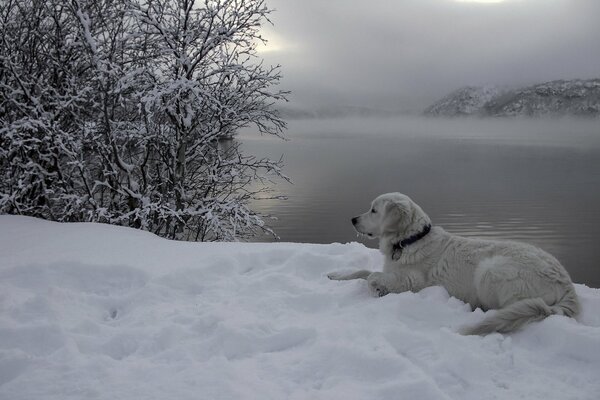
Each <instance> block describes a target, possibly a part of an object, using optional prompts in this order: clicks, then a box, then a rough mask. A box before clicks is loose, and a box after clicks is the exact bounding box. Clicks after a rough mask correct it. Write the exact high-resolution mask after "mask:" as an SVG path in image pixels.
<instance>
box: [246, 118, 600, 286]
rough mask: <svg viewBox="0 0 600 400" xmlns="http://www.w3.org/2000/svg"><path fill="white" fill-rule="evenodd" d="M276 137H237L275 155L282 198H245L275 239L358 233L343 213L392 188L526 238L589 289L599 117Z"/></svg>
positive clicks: (466, 230) (599, 175)
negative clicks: (267, 218)
mask: <svg viewBox="0 0 600 400" xmlns="http://www.w3.org/2000/svg"><path fill="white" fill-rule="evenodd" d="M287 136H288V138H289V139H291V140H290V141H287V142H285V141H281V140H278V139H275V138H270V137H260V136H257V135H254V134H251V133H247V134H243V135H242V136H241V137H240V140H241V141H242V143H243V146H244V147H245V150H246V151H247V152H248V153H252V154H256V155H259V156H268V157H271V158H279V157H280V156H282V155H283V157H284V161H285V164H286V167H285V171H284V172H285V173H286V174H287V175H288V176H290V177H291V178H292V180H293V182H294V183H293V184H292V185H290V184H287V183H282V184H281V185H279V186H278V187H277V194H281V195H286V196H288V200H287V201H265V202H257V203H256V204H254V205H253V206H254V208H255V209H256V210H257V211H259V212H263V213H268V214H271V215H273V216H276V217H277V218H278V219H277V220H276V221H271V223H270V224H271V226H272V227H273V228H274V229H275V231H276V232H277V234H278V235H279V236H280V238H281V240H282V241H291V242H312V243H331V242H347V241H355V240H360V241H363V240H362V239H358V238H357V237H356V235H355V233H354V231H353V230H352V226H351V224H350V218H351V217H352V216H354V215H357V214H359V213H362V212H364V211H365V210H366V209H367V208H368V207H369V203H370V201H371V200H372V199H373V198H374V197H375V196H377V195H378V194H381V193H385V192H391V191H399V192H402V193H405V194H407V195H409V196H410V197H412V198H413V200H415V201H416V202H417V203H418V204H420V205H421V207H422V208H423V209H424V210H425V212H427V213H428V214H429V215H430V216H431V218H432V220H433V222H434V224H437V225H440V226H442V227H444V228H445V229H446V230H447V231H450V232H452V233H456V234H459V235H464V236H477V237H485V238H497V239H513V240H521V241H525V242H529V243H532V244H535V245H537V246H540V247H542V248H543V249H545V250H547V251H549V252H550V253H552V254H554V255H555V256H556V257H557V258H558V259H559V260H561V261H562V262H563V264H564V265H565V266H566V268H567V269H568V270H569V272H570V273H571V275H572V277H573V279H574V280H575V281H576V282H584V283H587V284H588V285H590V286H594V287H600V246H599V245H598V244H597V243H596V242H597V241H598V239H600V121H598V120H585V121H572V120H571V121H570V120H550V121H544V120H528V121H515V120H510V121H499V120H450V121H448V120H439V119H436V120H422V119H387V120H383V121H378V120H375V119H362V120H349V119H346V120H323V121H309V122H301V123H292V124H291V126H290V129H289V131H288V135H287ZM258 240H270V239H269V238H266V237H261V238H258ZM364 243H365V244H366V245H367V246H369V247H376V246H377V244H376V242H373V241H368V240H366V241H364Z"/></svg>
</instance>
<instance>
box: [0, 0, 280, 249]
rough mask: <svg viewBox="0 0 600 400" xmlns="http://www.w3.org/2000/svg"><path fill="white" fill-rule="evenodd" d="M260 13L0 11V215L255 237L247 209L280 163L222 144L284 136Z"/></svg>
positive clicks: (154, 8) (51, 4) (42, 6)
mask: <svg viewBox="0 0 600 400" xmlns="http://www.w3.org/2000/svg"><path fill="white" fill-rule="evenodd" d="M270 12H271V11H270V10H269V9H268V8H267V7H266V6H265V3H264V1H262V0H205V1H203V2H202V3H198V2H195V1H193V0H147V1H139V0H101V1H92V0H72V1H65V0H50V1H42V0H34V1H33V2H31V1H28V2H20V1H8V2H5V3H2V4H1V5H0V13H1V18H2V22H1V24H2V25H1V29H2V37H3V39H2V43H1V44H0V46H1V50H2V53H1V56H0V85H1V86H0V96H1V97H0V102H1V103H0V107H2V108H1V109H0V111H1V113H0V118H1V120H0V122H1V126H2V127H1V129H2V130H1V131H0V133H1V136H0V144H1V145H2V146H1V150H0V173H1V174H2V178H3V182H1V183H0V210H1V211H3V212H10V213H18V214H27V215H35V216H42V217H44V218H51V219H55V220H62V221H65V220H69V221H99V222H108V223H113V224H122V225H128V226H135V227H140V228H143V229H146V230H150V231H153V232H156V233H158V234H160V235H162V236H166V237H169V238H176V239H187V240H234V239H236V238H239V237H243V236H246V235H248V234H252V233H254V232H256V230H265V229H267V230H268V228H266V227H265V226H264V224H263V221H262V219H261V217H260V216H259V215H257V214H255V213H254V212H253V211H252V210H251V209H249V208H248V203H249V201H251V200H252V199H254V198H256V197H257V196H258V195H262V194H263V193H264V192H265V191H266V190H268V186H264V185H262V184H263V183H265V182H268V177H269V176H273V175H275V176H282V175H281V172H280V162H274V161H271V160H267V159H257V158H255V157H253V156H247V155H244V154H243V153H242V152H241V151H240V147H239V144H237V143H235V142H228V143H224V142H223V141H222V139H224V138H230V137H231V136H233V135H234V134H235V133H236V132H237V131H238V130H239V129H241V128H243V127H246V126H250V125H253V126H255V127H257V128H258V130H259V131H260V132H261V133H264V134H274V135H280V134H281V133H282V130H283V129H284V128H285V123H284V121H283V120H282V119H281V118H280V117H279V115H278V113H277V111H276V109H275V102H276V101H278V100H285V95H286V93H285V92H282V91H277V90H273V88H274V86H275V85H276V84H277V83H278V81H279V79H280V73H279V67H265V66H264V65H263V64H262V63H261V61H260V59H258V57H257V56H256V52H255V46H256V44H257V42H259V41H261V40H263V39H262V38H261V37H260V34H259V31H260V27H261V24H263V23H265V22H266V21H268V16H269V14H270Z"/></svg>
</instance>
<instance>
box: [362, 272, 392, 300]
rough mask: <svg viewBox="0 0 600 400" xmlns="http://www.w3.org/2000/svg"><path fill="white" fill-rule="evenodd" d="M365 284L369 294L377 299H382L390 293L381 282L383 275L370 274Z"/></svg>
mask: <svg viewBox="0 0 600 400" xmlns="http://www.w3.org/2000/svg"><path fill="white" fill-rule="evenodd" d="M367 283H368V285H369V290H370V291H371V293H373V295H375V296H377V297H383V296H385V295H386V294H388V293H389V292H390V291H389V289H388V288H387V287H386V285H385V283H384V282H383V274H381V273H379V272H376V273H373V274H371V275H370V276H369V279H367Z"/></svg>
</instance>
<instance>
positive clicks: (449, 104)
mask: <svg viewBox="0 0 600 400" xmlns="http://www.w3.org/2000/svg"><path fill="white" fill-rule="evenodd" d="M425 114H427V115H438V116H451V117H454V116H464V115H474V116H483V117H485V116H491V117H507V116H544V115H550V116H567V115H573V116H600V79H588V80H581V79H577V80H569V81H565V80H559V81H552V82H546V83H540V84H537V85H533V86H528V87H525V88H520V89H501V88H497V87H490V86H488V87H465V88H462V89H459V90H456V91H454V92H452V93H450V94H449V95H448V96H446V97H444V98H443V99H441V100H439V101H437V102H436V103H434V104H432V105H431V106H429V107H428V108H427V109H426V110H425Z"/></svg>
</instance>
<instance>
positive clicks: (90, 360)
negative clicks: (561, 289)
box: [0, 216, 600, 400]
mask: <svg viewBox="0 0 600 400" xmlns="http://www.w3.org/2000/svg"><path fill="white" fill-rule="evenodd" d="M379 263H380V256H379V254H378V252H377V251H375V250H370V249H367V248H365V247H364V246H363V245H361V244H357V243H350V244H331V245H308V244H290V243H280V244H256V243H254V244H248V243H213V244H209V243H184V242H173V241H167V240H164V239H160V238H158V237H156V236H154V235H152V234H149V233H146V232H142V231H137V230H133V229H127V228H120V227H115V226H109V225H99V224H83V223H82V224H58V223H51V222H46V221H41V220H36V219H32V218H26V217H14V216H0V399H6V400H9V399H10V400H20V399H23V400H25V399H27V400H30V399H61V400H64V399H123V400H129V399H160V400H164V399H178V400H181V399H203V400H206V399H223V400H230V399H236V400H237V399H261V400H267V399H277V400H281V399H299V400H300V399H301V400H305V399H421V400H427V399H477V400H482V399H517V398H523V399H544V400H550V399H560V400H566V399H578V400H586V399H590V400H591V399H596V398H597V396H598V393H599V392H600V381H599V380H598V377H599V376H600V290H597V289H590V288H587V287H585V286H583V285H577V291H578V293H579V294H580V296H581V299H582V304H583V313H582V315H581V317H580V318H579V321H578V322H577V321H575V320H572V319H569V318H565V317H562V316H552V317H550V318H548V319H546V320H544V321H542V322H540V323H535V324H533V325H531V326H529V327H528V328H526V329H525V330H524V331H522V332H518V333H515V334H512V335H501V334H493V335H489V336H487V337H464V336H460V335H458V334H456V333H455V331H456V329H457V328H458V327H459V326H461V325H463V324H465V323H473V322H475V321H476V320H480V319H482V318H483V317H484V313H483V312H481V311H479V310H478V311H475V312H471V311H470V308H469V307H468V306H467V305H465V304H464V303H462V302H460V301H458V300H456V299H454V298H450V297H449V296H448V294H447V293H446V292H445V290H443V289H442V288H438V287H432V288H428V289H425V290H423V291H422V292H420V293H404V294H393V295H388V296H385V297H383V298H374V297H371V296H370V295H369V293H368V291H367V287H366V286H365V282H364V281H351V282H333V281H330V280H328V279H327V278H326V273H327V272H330V271H333V270H341V269H354V268H363V267H367V268H373V269H375V268H377V267H378V266H379Z"/></svg>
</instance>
